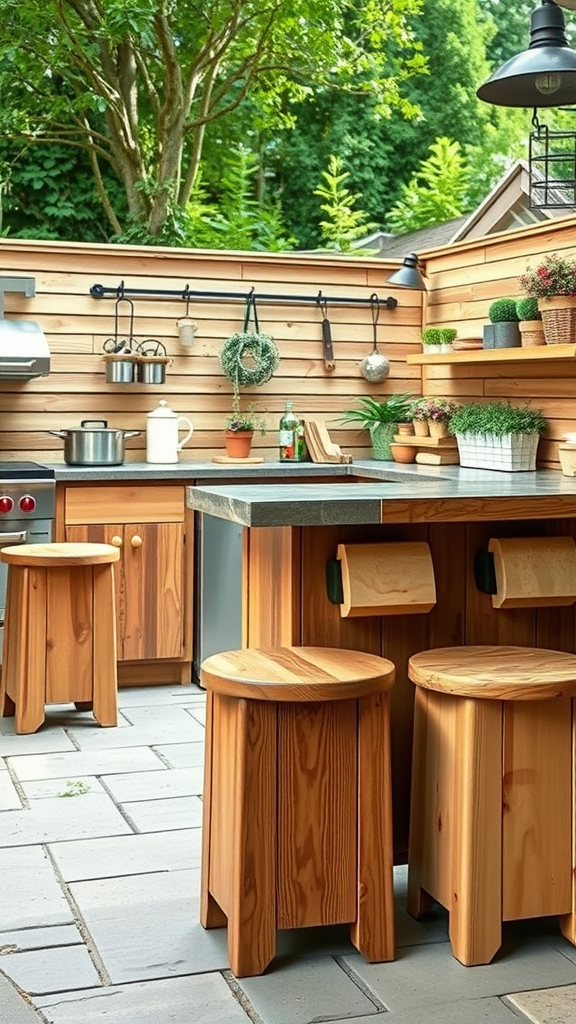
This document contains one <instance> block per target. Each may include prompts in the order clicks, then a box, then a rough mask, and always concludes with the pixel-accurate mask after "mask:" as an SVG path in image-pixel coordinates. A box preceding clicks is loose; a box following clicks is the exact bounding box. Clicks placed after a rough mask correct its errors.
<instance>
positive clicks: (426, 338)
mask: <svg viewBox="0 0 576 1024" xmlns="http://www.w3.org/2000/svg"><path fill="white" fill-rule="evenodd" d="M457 334H458V331H457V330H456V328H455V327H426V328H425V329H424V330H423V331H422V344H423V345H451V344H452V342H453V341H454V339H455V337H456V335H457Z"/></svg>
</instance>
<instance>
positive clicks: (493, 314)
mask: <svg viewBox="0 0 576 1024" xmlns="http://www.w3.org/2000/svg"><path fill="white" fill-rule="evenodd" d="M488 318H489V320H490V323H492V324H502V323H512V322H514V321H517V320H518V313H517V311H516V299H496V300H495V301H494V302H493V303H492V305H491V306H490V308H489V310H488Z"/></svg>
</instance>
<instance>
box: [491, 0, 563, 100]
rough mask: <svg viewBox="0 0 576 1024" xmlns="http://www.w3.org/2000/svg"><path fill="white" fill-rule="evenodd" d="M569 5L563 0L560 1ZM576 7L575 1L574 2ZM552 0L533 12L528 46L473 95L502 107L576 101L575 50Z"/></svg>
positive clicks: (548, 0) (557, 8) (556, 6)
mask: <svg viewBox="0 0 576 1024" xmlns="http://www.w3.org/2000/svg"><path fill="white" fill-rule="evenodd" d="M562 6H565V7H572V6H573V5H572V3H571V2H569V0H566V2H565V3H563V4H562ZM574 6H575V7H576V4H574ZM565 28H566V26H565V22H564V15H563V13H562V11H561V9H560V7H559V5H558V4H557V3H554V0H542V2H541V4H540V6H539V7H535V8H534V10H533V11H532V20H531V25H530V46H529V48H528V49H527V50H524V51H523V52H522V53H518V54H517V55H516V56H515V57H512V58H511V59H510V60H508V61H506V63H505V64H503V65H502V67H501V68H498V70H497V71H495V72H494V73H493V74H492V75H491V77H490V78H489V79H488V81H487V82H485V83H484V85H481V86H480V88H479V89H478V91H477V93H476V95H477V96H478V98H479V99H481V100H484V101H485V102H486V103H494V104H495V105H496V106H502V107H561V106H564V105H565V104H567V103H568V104H569V103H576V53H575V52H574V50H572V49H570V46H569V44H568V40H567V38H566V31H565Z"/></svg>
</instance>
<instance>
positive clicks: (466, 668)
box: [408, 647, 576, 700]
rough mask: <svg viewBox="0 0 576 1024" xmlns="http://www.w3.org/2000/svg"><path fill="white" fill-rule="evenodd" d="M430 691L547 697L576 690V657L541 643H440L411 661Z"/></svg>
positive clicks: (417, 679)
mask: <svg viewBox="0 0 576 1024" xmlns="http://www.w3.org/2000/svg"><path fill="white" fill-rule="evenodd" d="M408 675H409V677H410V679H411V680H412V682H413V683H416V685H417V686H422V687H424V688H425V689H427V690H438V691H440V692H441V693H452V694H456V695H457V696H460V697H485V698H490V699H491V700H547V699H548V698H550V697H573V696H575V695H576V656H575V655H573V654H565V653H564V652H563V651H547V650H540V649H539V648H537V647H438V648H436V650H431V651H421V653H420V654H414V655H413V656H412V657H411V658H410V660H409V662H408Z"/></svg>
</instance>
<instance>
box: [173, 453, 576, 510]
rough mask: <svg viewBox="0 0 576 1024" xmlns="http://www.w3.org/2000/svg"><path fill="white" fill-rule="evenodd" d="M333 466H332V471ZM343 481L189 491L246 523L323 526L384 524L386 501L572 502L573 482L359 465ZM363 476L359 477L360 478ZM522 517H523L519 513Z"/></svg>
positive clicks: (547, 473) (550, 475)
mask: <svg viewBox="0 0 576 1024" xmlns="http://www.w3.org/2000/svg"><path fill="white" fill-rule="evenodd" d="M330 468H332V467H330ZM343 468H345V469H346V470H347V472H346V474H345V476H346V477H347V480H346V481H344V480H343V482H342V483H334V482H329V483H328V482H327V483H322V482H321V481H318V482H312V483H310V482H307V483H301V484H298V483H291V484H283V483H268V484H260V483H256V482H255V483H246V482H242V481H239V483H238V484H237V485H234V484H229V483H226V484H221V485H205V484H202V485H200V486H192V487H188V488H187V492H186V494H187V498H186V502H187V505H188V507H189V508H193V509H196V511H198V512H204V513H207V514H209V515H212V516H216V517H217V518H220V519H229V520H231V521H233V522H236V523H240V524H241V525H243V526H305V525H308V526H323V525H348V524H370V523H380V522H382V502H383V501H387V500H389V501H416V500H418V499H422V498H424V499H426V500H428V501H432V500H434V499H438V500H441V501H450V500H451V499H457V500H466V501H468V500H473V499H479V500H480V499H487V498H498V499H508V498H509V499H511V500H516V501H518V500H522V499H534V498H557V497H569V498H574V511H575V514H576V478H572V477H565V476H563V475H562V474H561V473H559V472H556V471H554V470H537V471H536V472H523V473H505V472H496V471H491V470H484V469H461V468H460V467H459V466H416V465H400V464H397V463H389V462H386V463H383V462H375V461H373V460H366V461H358V462H355V463H354V464H353V465H350V466H346V467H343ZM358 478H360V480H358ZM518 517H519V518H521V513H520V514H519V516H518Z"/></svg>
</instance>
